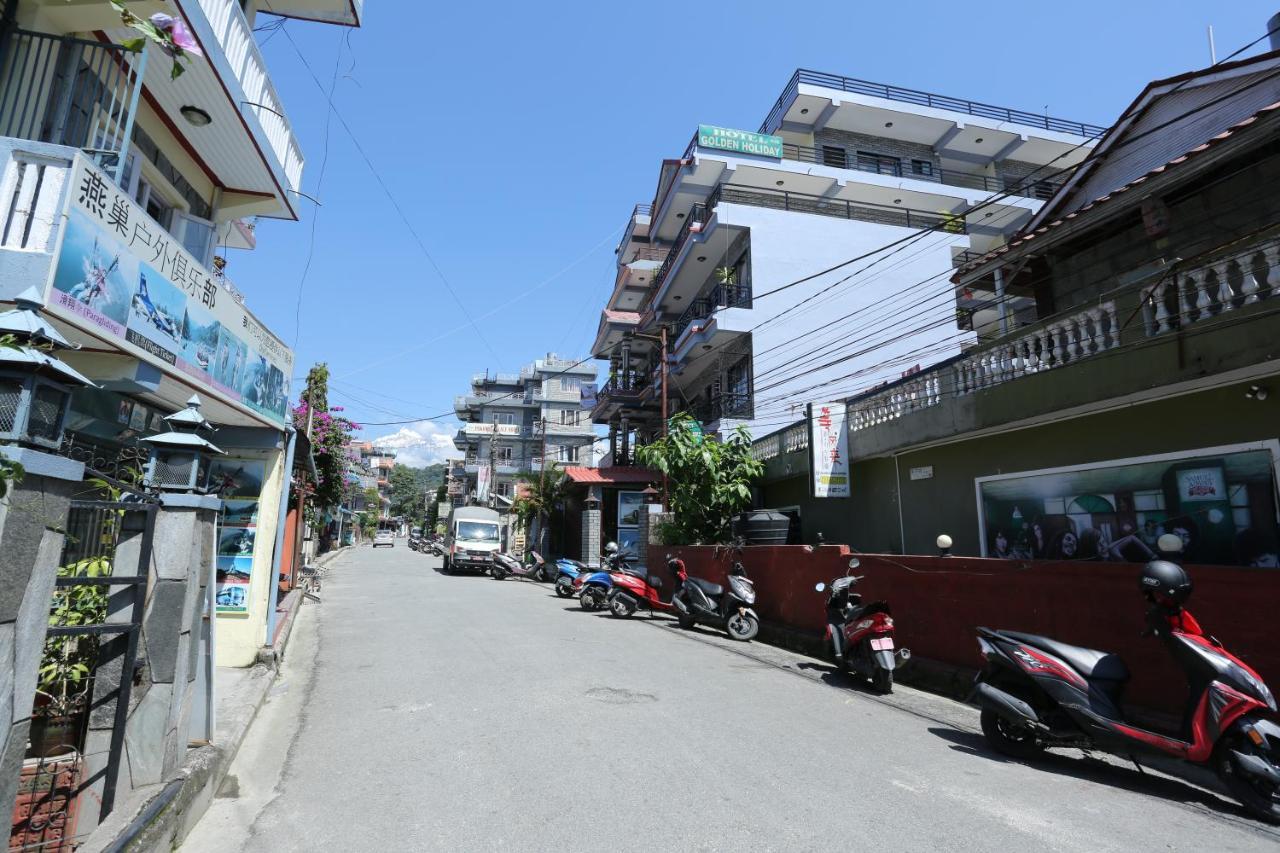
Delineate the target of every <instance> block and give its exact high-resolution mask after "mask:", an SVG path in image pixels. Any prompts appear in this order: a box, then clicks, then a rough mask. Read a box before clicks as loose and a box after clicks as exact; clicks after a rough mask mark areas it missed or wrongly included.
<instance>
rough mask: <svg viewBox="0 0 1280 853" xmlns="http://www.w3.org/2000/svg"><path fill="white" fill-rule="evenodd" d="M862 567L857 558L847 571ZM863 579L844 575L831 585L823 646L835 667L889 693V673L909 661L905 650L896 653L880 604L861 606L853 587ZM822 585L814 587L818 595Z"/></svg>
mask: <svg viewBox="0 0 1280 853" xmlns="http://www.w3.org/2000/svg"><path fill="white" fill-rule="evenodd" d="M860 565H862V563H861V561H860V560H858V558H857V557H853V558H851V559H850V560H849V571H853V570H854V569H856V568H858V566H860ZM863 577H864V576H863V575H850V574H845V576H844V577H842V578H836V579H835V580H833V581H832V582H831V594H830V595H828V596H827V632H826V635H825V636H824V637H823V643H824V644H826V645H828V646H829V647H830V648H831V652H832V657H833V658H834V659H835V662H836V665H837V666H839V667H840V668H841V669H844V670H846V671H848V672H856V673H858V674H859V675H861V676H863V677H864V678H869V679H871V685H872V686H873V687H874V688H875V689H876V690H877V691H879V692H880V693H892V692H893V671H894V670H895V669H897V668H898V667H899V666H901V665H902V664H904V663H906V662H907V661H908V660H910V659H911V651H910V650H909V649H896V650H895V643H894V633H893V632H894V628H893V613H892V611H890V610H889V605H888V604H887V603H886V602H884V601H873V602H871V603H870V604H863V603H862V596H861V595H858V594H857V593H856V592H853V587H854V586H855V585H856V584H857V583H858V581H860V580H862V579H863ZM826 588H827V585H826V584H824V583H819V584H818V585H817V586H815V587H814V589H815V590H817V591H818V592H822V591H823V590H825V589H826Z"/></svg>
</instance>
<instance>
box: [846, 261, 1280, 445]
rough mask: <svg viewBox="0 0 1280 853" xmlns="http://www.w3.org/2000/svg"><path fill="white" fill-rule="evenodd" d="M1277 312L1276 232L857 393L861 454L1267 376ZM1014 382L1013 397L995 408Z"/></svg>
mask: <svg viewBox="0 0 1280 853" xmlns="http://www.w3.org/2000/svg"><path fill="white" fill-rule="evenodd" d="M1277 306H1280V240H1277V239H1276V238H1274V237H1272V238H1270V239H1269V240H1266V241H1263V242H1259V243H1255V244H1254V245H1252V246H1248V247H1245V248H1243V249H1236V250H1235V251H1231V252H1225V253H1221V254H1216V255H1214V254H1209V255H1206V256H1204V257H1203V258H1201V259H1197V260H1195V261H1189V262H1187V263H1186V264H1185V265H1184V266H1183V267H1182V268H1172V267H1171V268H1167V269H1166V270H1165V271H1164V272H1163V274H1162V275H1161V277H1160V278H1159V279H1158V280H1154V281H1153V280H1152V279H1146V280H1143V281H1140V282H1137V283H1132V284H1126V285H1122V286H1118V287H1115V288H1112V289H1111V290H1108V291H1106V292H1104V293H1102V294H1101V296H1100V297H1099V298H1098V299H1097V301H1096V302H1093V303H1091V304H1088V305H1082V306H1077V307H1074V308H1071V309H1068V310H1066V311H1063V312H1060V313H1058V314H1055V315H1053V316H1050V317H1047V318H1045V319H1043V320H1041V321H1040V322H1038V323H1036V324H1034V325H1031V326H1028V327H1026V328H1023V329H1020V330H1018V331H1017V332H1014V333H1012V334H1010V335H1007V336H1005V337H1002V338H1000V339H999V340H996V341H993V342H991V343H990V344H986V345H983V346H979V347H975V348H974V349H971V350H969V351H968V352H966V353H964V354H962V355H960V356H958V357H956V358H953V359H951V360H949V361H945V362H942V363H941V364H938V365H935V366H934V367H932V368H930V369H927V370H925V371H923V372H921V373H917V374H914V375H912V376H909V377H906V378H904V379H902V380H899V381H897V382H894V383H892V384H891V385H889V386H887V387H884V388H880V389H873V390H871V391H868V392H866V393H864V394H862V395H859V396H857V397H854V398H852V399H851V400H850V403H849V423H850V426H849V429H850V432H851V433H859V434H860V435H859V436H858V439H857V445H858V447H859V448H860V449H861V450H860V453H861V454H863V455H874V454H875V453H878V452H888V451H891V450H893V449H896V448H898V447H903V446H909V445H910V444H911V443H914V442H916V441H927V440H933V439H937V438H943V437H948V436H951V435H955V434H957V433H959V432H964V431H968V430H976V429H979V428H994V427H997V426H1000V425H1003V424H1006V423H1009V422H1012V421H1016V420H1017V419H1018V418H1027V417H1032V416H1036V415H1040V414H1046V413H1049V412H1059V411H1063V410H1067V409H1072V408H1073V407H1074V408H1076V409H1077V410H1078V409H1082V408H1087V407H1090V406H1098V405H1102V404H1105V401H1107V400H1111V399H1116V398H1124V399H1130V400H1135V401H1136V400H1137V399H1139V398H1155V397H1159V396H1167V390H1166V389H1167V388H1168V387H1169V386H1175V385H1176V386H1180V387H1185V388H1191V387H1195V386H1196V385H1198V384H1202V383H1206V382H1210V383H1212V382H1219V383H1220V382H1221V381H1222V380H1221V379H1220V378H1218V377H1221V375H1223V374H1227V373H1234V374H1235V375H1244V374H1247V373H1248V372H1250V371H1255V372H1256V371H1259V370H1265V369H1267V367H1268V358H1269V356H1268V353H1272V352H1273V351H1274V340H1275V339H1276V337H1277V336H1280V330H1277V329H1276V328H1275V326H1276V324H1275V323H1274V322H1269V321H1270V319H1271V315H1274V314H1275V312H1276V308H1277ZM1126 321H1128V322H1126ZM1122 354H1126V355H1127V358H1122V357H1120V356H1121V355H1122ZM1068 371H1070V375H1071V376H1073V377H1075V378H1074V380H1070V379H1067V378H1066V376H1067V375H1068V373H1067V372H1068ZM1049 375H1052V377H1053V378H1052V379H1050V378H1049ZM1036 377H1044V378H1043V379H1040V380H1037V378H1036ZM1008 386H1013V387H1012V389H1011V390H1010V391H1009V393H1012V394H1017V395H1018V396H1017V398H1016V401H1015V400H1013V399H1010V398H1007V397H1000V398H999V399H1000V400H1001V402H1000V403H999V404H996V403H992V402H990V401H991V400H992V399H994V398H992V397H991V396H990V395H991V394H993V393H1003V392H1004V389H1006V387H1008ZM908 424H910V426H908Z"/></svg>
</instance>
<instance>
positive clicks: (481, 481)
mask: <svg viewBox="0 0 1280 853" xmlns="http://www.w3.org/2000/svg"><path fill="white" fill-rule="evenodd" d="M492 479H493V469H492V468H490V467H489V464H488V463H487V462H486V463H485V464H483V465H481V466H480V470H479V471H478V472H477V473H476V500H477V501H479V502H480V503H487V502H488V500H489V482H490V481H491V480H492Z"/></svg>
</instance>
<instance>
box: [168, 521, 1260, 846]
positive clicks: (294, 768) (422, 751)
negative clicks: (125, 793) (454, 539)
mask: <svg viewBox="0 0 1280 853" xmlns="http://www.w3.org/2000/svg"><path fill="white" fill-rule="evenodd" d="M397 541H398V545H397V547H396V548H394V549H387V548H383V549H379V550H376V551H375V550H372V549H368V548H364V549H361V550H359V551H357V552H356V553H354V554H352V555H348V556H346V557H344V558H343V559H342V560H340V561H339V562H338V563H337V564H336V565H335V566H334V568H332V569H331V570H330V572H329V574H328V576H327V577H326V579H325V582H324V588H323V591H322V598H323V604H321V605H319V606H308V607H306V608H304V610H303V611H302V614H301V615H300V617H299V624H298V625H297V627H296V629H295V633H294V636H293V639H292V641H291V645H290V648H289V652H288V656H287V659H286V661H285V666H284V669H283V672H282V676H281V679H280V681H279V683H278V685H277V687H276V688H275V690H274V691H273V694H272V696H271V698H270V699H269V700H268V702H267V704H266V705H265V707H264V708H263V710H262V712H261V713H260V715H259V717H258V719H257V721H256V722H255V723H254V726H253V728H252V729H251V731H250V734H249V736H248V738H247V740H246V742H245V745H244V747H243V748H242V749H241V751H240V754H239V756H238V757H237V759H236V762H235V763H234V765H233V766H232V768H231V774H230V776H229V777H228V779H227V783H226V784H225V785H224V786H223V789H222V791H221V792H220V793H219V796H218V798H217V799H216V800H215V801H214V804H213V806H212V808H211V809H210V811H209V812H208V813H207V814H206V816H205V817H204V819H203V820H202V821H201V822H200V824H199V825H198V826H197V827H196V829H195V831H194V832H193V834H192V835H191V836H190V837H189V839H188V841H187V843H186V844H185V845H184V846H183V848H182V849H183V850H184V851H219V853H222V851H231V850H245V851H287V850H306V851H317V850H342V851H348V850H442V851H444V850H447V851H470V850H478V851H489V850H530V851H535V850H536V851H548V850H550V851H595V850H600V851H627V850H644V851H653V850H699V851H702V850H707V851H710V850H738V851H742V850H786V851H800V850H815V851H817V850H821V851H828V850H833V849H846V850H847V849H854V850H877V851H899V850H903V851H906V850H910V851H916V850H944V849H955V850H966V851H978V850H1016V851H1025V850H1036V851H1090V853H1096V851H1109V850H1115V851H1126V853H1127V851H1135V850H1196V851H1200V850H1214V851H1228V850H1275V849H1277V844H1278V843H1280V829H1278V828H1273V827H1267V826H1264V825H1261V824H1258V823H1255V822H1253V821H1251V820H1249V819H1247V818H1246V817H1244V816H1243V815H1242V813H1241V812H1240V810H1239V809H1238V808H1237V807H1235V806H1234V805H1233V804H1231V803H1230V802H1229V801H1227V800H1225V799H1224V798H1222V797H1220V796H1218V795H1216V794H1215V793H1212V792H1210V791H1206V790H1203V789H1200V788H1197V787H1195V786H1192V785H1190V784H1188V783H1186V782H1183V781H1179V780H1176V779H1173V778H1171V777H1168V776H1164V775H1162V774H1159V773H1154V772H1152V771H1148V772H1147V774H1146V775H1141V774H1139V773H1138V772H1137V771H1136V770H1134V769H1133V767H1132V766H1131V765H1123V764H1121V763H1119V762H1112V761H1109V760H1108V761H1102V760H1097V759H1088V758H1083V757H1081V756H1080V754H1079V753H1064V754H1062V755H1060V756H1053V757H1050V758H1048V759H1046V760H1045V761H1043V762H1040V763H1037V764H1035V765H1033V766H1028V765H1022V764H1018V763H1015V762H1009V761H1005V760H1002V759H1001V758H999V757H997V756H995V755H994V754H992V753H991V752H990V751H988V750H987V749H986V747H985V746H984V744H983V741H982V738H981V735H979V734H978V733H977V715H976V712H974V711H973V710H971V709H969V708H967V707H965V706H962V705H959V704H957V703H954V702H950V701H947V700H944V699H940V698H937V697H934V696H930V695H928V694H924V693H919V692H916V691H912V690H910V689H907V688H903V687H899V688H898V689H897V691H896V692H895V693H894V695H893V696H892V697H887V698H881V697H876V696H871V695H868V694H867V693H865V692H862V691H861V690H859V689H858V688H857V687H856V686H855V685H853V684H852V683H850V682H847V681H844V680H843V678H842V677H841V676H839V675H836V674H834V673H832V672H831V671H830V668H829V667H827V666H826V665H825V664H823V663H821V662H819V661H815V660H812V659H809V658H805V657H802V656H799V655H794V654H790V653H788V652H783V651H781V650H778V649H773V648H771V647H768V646H764V645H762V644H751V645H739V644H733V643H730V642H729V641H728V640H725V639H721V638H719V637H717V636H716V635H715V634H714V633H713V632H710V631H707V632H696V633H694V632H683V631H680V630H679V629H678V628H676V627H675V626H674V623H671V622H668V621H666V620H663V619H656V620H650V619H648V618H645V617H637V618H633V619H631V620H626V621H620V620H617V619H614V618H612V617H609V616H602V615H597V614H588V613H585V612H582V611H580V610H578V609H577V608H576V606H575V605H571V604H569V603H567V602H565V601H564V600H562V599H559V598H556V597H555V595H554V594H553V593H552V591H551V589H550V588H549V587H547V586H544V585H538V584H534V583H529V582H524V581H518V580H507V581H505V582H501V583H499V582H496V581H492V580H490V579H488V578H482V577H449V576H445V575H441V574H439V573H438V572H437V571H435V570H434V569H435V568H436V567H437V566H438V560H435V559H433V558H429V557H426V556H423V555H420V554H416V553H414V552H412V551H409V550H408V548H407V547H405V546H404V544H403V540H397ZM575 604H576V603H575ZM904 616H905V618H910V617H909V615H906V614H904Z"/></svg>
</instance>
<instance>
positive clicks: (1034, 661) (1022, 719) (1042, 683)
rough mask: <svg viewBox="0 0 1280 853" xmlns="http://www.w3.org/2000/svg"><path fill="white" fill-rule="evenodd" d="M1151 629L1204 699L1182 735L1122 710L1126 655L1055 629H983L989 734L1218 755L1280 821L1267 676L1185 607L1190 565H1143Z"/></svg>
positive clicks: (1213, 759)
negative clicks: (1066, 637) (1052, 633)
mask: <svg viewBox="0 0 1280 853" xmlns="http://www.w3.org/2000/svg"><path fill="white" fill-rule="evenodd" d="M1140 588H1141V589H1142V591H1143V593H1144V594H1145V596H1146V598H1147V600H1148V602H1149V608H1148V610H1147V630H1146V632H1144V634H1143V636H1151V635H1153V634H1154V635H1155V636H1156V637H1158V638H1159V639H1160V640H1161V641H1162V642H1163V643H1164V645H1165V647H1166V648H1167V649H1168V650H1169V652H1170V654H1172V655H1173V657H1174V659H1175V660H1176V661H1177V662H1178V663H1179V664H1180V665H1181V667H1182V668H1183V670H1185V672H1186V676H1187V681H1188V683H1189V685H1190V687H1191V699H1192V700H1193V704H1191V705H1189V706H1188V712H1187V715H1186V718H1185V719H1184V721H1183V726H1182V731H1181V732H1180V733H1179V734H1178V736H1176V737H1171V736H1169V735H1166V734H1159V733H1156V732H1153V731H1149V730H1147V729H1142V728H1138V727H1137V726H1135V725H1133V724H1131V723H1129V722H1127V721H1126V720H1125V718H1124V714H1123V713H1122V712H1121V710H1120V696H1121V694H1122V692H1123V691H1124V686H1125V683H1126V682H1127V681H1128V680H1129V670H1128V668H1127V667H1126V666H1125V664H1124V661H1122V660H1121V659H1120V658H1119V657H1117V656H1116V655H1113V654H1109V653H1107V652H1102V651H1097V650H1095V649H1087V648H1083V647H1081V646H1072V645H1068V644H1066V643H1061V642H1058V641H1057V640H1053V639H1050V638H1049V637H1040V636H1036V635H1034V634H1022V633H1016V632H1014V631H992V630H990V629H988V628H979V629H978V646H979V647H980V648H981V650H982V654H983V656H984V657H985V658H986V661H987V664H986V668H985V669H983V671H982V672H981V673H980V674H979V675H978V679H977V683H976V684H975V687H974V697H975V698H976V700H977V702H978V704H979V705H980V706H981V708H982V717H981V723H982V733H983V734H984V735H986V737H987V741H988V742H989V743H990V744H991V746H992V747H993V748H994V749H995V750H996V751H998V752H1001V753H1004V754H1005V755H1010V756H1013V757H1015V758H1020V759H1024V760H1025V759H1028V758H1032V757H1034V756H1035V755H1037V754H1038V753H1039V752H1040V751H1041V750H1043V749H1045V748H1050V747H1074V748H1076V749H1085V750H1097V751H1100V752H1110V753H1112V754H1114V755H1120V756H1125V757H1129V758H1133V756H1135V755H1144V754H1145V755H1163V756H1171V757H1173V758H1181V759H1184V760H1186V761H1190V762H1192V763H1195V764H1203V765H1208V766H1209V767H1211V768H1212V769H1213V770H1214V771H1216V772H1217V774H1218V777H1219V778H1220V779H1221V780H1222V781H1223V783H1224V784H1225V785H1226V786H1227V788H1228V790H1230V791H1231V794H1232V796H1234V797H1235V798H1236V799H1238V800H1239V801H1240V802H1241V803H1243V804H1244V806H1245V808H1247V809H1248V810H1249V811H1251V812H1253V813H1254V814H1255V815H1257V816H1259V817H1261V818H1263V819H1265V820H1270V821H1280V725H1278V724H1277V722H1276V700H1275V697H1274V696H1272V694H1271V691H1270V690H1269V689H1268V688H1267V685H1266V684H1264V683H1263V681H1262V678H1261V676H1259V675H1258V673H1256V672H1254V671H1253V669H1251V668H1250V667H1249V665H1248V664H1246V663H1245V662H1244V661H1242V660H1240V659H1239V658H1238V657H1236V656H1235V655H1233V654H1231V653H1230V652H1228V651H1227V650H1226V649H1225V648H1223V646H1222V644H1221V643H1220V642H1218V641H1217V640H1216V639H1214V638H1213V637H1206V636H1205V634H1204V632H1203V631H1201V629H1200V625H1199V624H1198V623H1197V622H1196V620H1195V619H1194V618H1193V617H1192V615H1191V614H1190V613H1188V612H1187V611H1186V610H1183V609H1182V605H1183V603H1184V602H1185V601H1186V599H1187V598H1188V597H1189V596H1190V595H1191V579H1190V578H1189V577H1188V576H1187V573H1186V572H1185V571H1184V570H1183V569H1182V567H1181V566H1179V565H1177V564H1176V563H1173V562H1169V561H1167V560H1152V561H1151V562H1149V563H1147V564H1146V566H1144V567H1143V570H1142V575H1141V579H1140Z"/></svg>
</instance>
